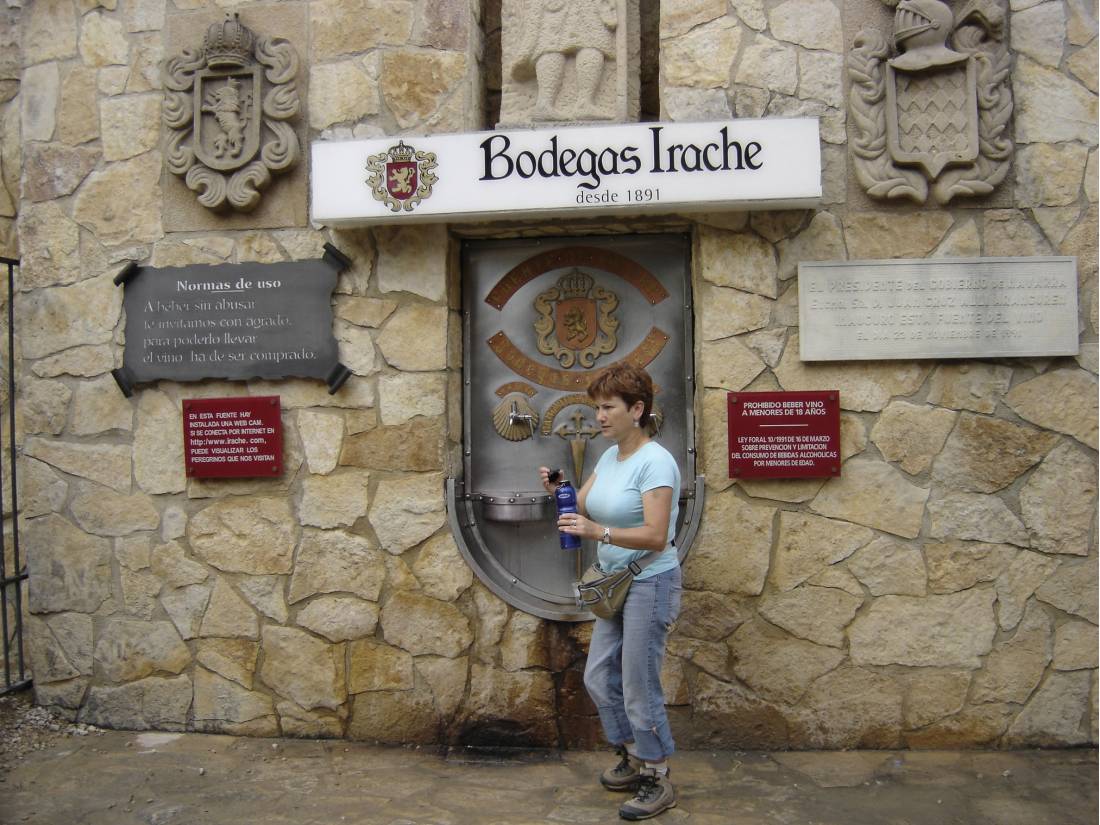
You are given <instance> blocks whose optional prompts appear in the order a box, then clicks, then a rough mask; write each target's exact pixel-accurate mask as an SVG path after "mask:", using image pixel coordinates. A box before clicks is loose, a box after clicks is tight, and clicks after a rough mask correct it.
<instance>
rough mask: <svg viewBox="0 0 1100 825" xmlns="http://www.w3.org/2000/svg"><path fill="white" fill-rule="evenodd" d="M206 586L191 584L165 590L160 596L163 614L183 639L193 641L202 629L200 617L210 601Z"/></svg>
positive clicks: (208, 590) (208, 589) (208, 588)
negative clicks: (165, 614) (166, 615)
mask: <svg viewBox="0 0 1100 825" xmlns="http://www.w3.org/2000/svg"><path fill="white" fill-rule="evenodd" d="M210 589H211V588H210V587H209V586H208V585H200V584H191V585H185V586H183V587H178V588H175V589H172V590H166V591H165V592H164V593H162V594H161V596H160V603H161V605H162V606H163V607H164V612H165V613H167V614H168V618H169V619H171V620H172V624H174V625H175V626H176V630H177V631H178V632H179V634H180V636H181V637H182V638H184V639H194V638H196V637H197V636H198V635H199V629H200V628H201V627H202V617H203V614H205V613H206V605H207V604H208V603H209V601H210Z"/></svg>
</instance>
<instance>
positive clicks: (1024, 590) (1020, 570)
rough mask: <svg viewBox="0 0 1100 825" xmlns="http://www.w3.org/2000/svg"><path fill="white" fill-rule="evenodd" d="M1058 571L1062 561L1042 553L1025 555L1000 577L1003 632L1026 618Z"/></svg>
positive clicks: (999, 608)
mask: <svg viewBox="0 0 1100 825" xmlns="http://www.w3.org/2000/svg"><path fill="white" fill-rule="evenodd" d="M1057 568H1058V561H1057V560H1056V559H1052V558H1050V557H1049V556H1044V555H1042V554H1041V553H1032V552H1030V551H1022V552H1020V553H1019V555H1017V556H1016V558H1015V559H1013V560H1012V562H1011V564H1009V565H1008V568H1007V569H1006V570H1005V571H1004V573H1002V574H1001V575H1000V576H998V577H997V584H996V590H997V602H998V616H997V620H998V623H999V624H1000V626H1001V628H1002V629H1004V630H1009V629H1011V628H1013V627H1015V626H1016V625H1017V624H1018V623H1019V621H1020V619H1021V618H1022V617H1023V615H1024V609H1025V607H1026V606H1027V603H1028V599H1030V598H1031V596H1032V594H1033V593H1034V592H1035V591H1036V589H1038V587H1039V586H1040V585H1041V584H1042V583H1043V582H1045V581H1046V580H1047V579H1048V578H1050V575H1051V573H1053V572H1054V571H1055V570H1056V569H1057Z"/></svg>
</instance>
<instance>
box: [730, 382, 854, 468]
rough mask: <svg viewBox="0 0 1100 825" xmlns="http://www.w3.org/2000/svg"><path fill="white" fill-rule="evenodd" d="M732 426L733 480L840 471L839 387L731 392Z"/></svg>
mask: <svg viewBox="0 0 1100 825" xmlns="http://www.w3.org/2000/svg"><path fill="white" fill-rule="evenodd" d="M726 428H727V435H728V441H727V443H726V448H727V456H728V459H729V477H730V478H761V479H780V478H833V477H836V476H839V475H840V468H841V464H842V463H843V459H842V457H841V451H840V392H839V390H806V391H795V392H785V391H779V392H730V393H727V394H726ZM772 430H775V432H772ZM792 430H796V431H797V432H791V431H792ZM780 431H786V432H780ZM822 446H824V449H822ZM746 453H748V454H747V455H746ZM820 453H826V454H831V455H825V456H822V455H819V454H820ZM791 462H798V463H791Z"/></svg>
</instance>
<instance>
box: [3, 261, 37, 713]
mask: <svg viewBox="0 0 1100 825" xmlns="http://www.w3.org/2000/svg"><path fill="white" fill-rule="evenodd" d="M0 264H2V265H4V266H6V267H7V270H8V296H7V297H8V301H7V304H8V306H7V309H8V340H7V344H8V351H7V354H6V358H5V359H4V368H5V369H6V370H7V379H8V388H7V389H8V403H7V409H6V410H4V412H5V413H6V414H7V417H8V450H7V453H6V455H0V463H2V462H5V461H6V462H7V463H8V466H7V468H6V469H7V470H8V472H7V473H0V510H2V511H3V525H2V529H0V623H2V625H3V628H2V629H3V633H4V684H3V685H0V694H3V693H8V692H9V691H13V690H19V689H21V688H25V687H29V686H30V683H31V678H30V673H29V671H28V668H27V663H26V658H25V656H24V650H23V588H24V587H25V586H26V585H25V584H24V582H25V581H26V580H27V566H26V564H25V563H24V562H23V559H22V558H21V557H20V553H19V505H18V495H17V493H16V490H17V487H18V483H17V479H16V474H15V473H16V470H15V307H14V304H15V270H16V268H17V267H18V266H19V261H16V260H13V259H11V258H4V257H0ZM0 440H2V439H0ZM2 452H3V451H0V453H2ZM5 475H6V476H7V486H8V490H4V481H5V478H4V476H5ZM5 493H9V496H8V498H9V499H10V501H11V508H10V509H8V508H7V507H4V506H3V503H4V498H5V495H4V494H5Z"/></svg>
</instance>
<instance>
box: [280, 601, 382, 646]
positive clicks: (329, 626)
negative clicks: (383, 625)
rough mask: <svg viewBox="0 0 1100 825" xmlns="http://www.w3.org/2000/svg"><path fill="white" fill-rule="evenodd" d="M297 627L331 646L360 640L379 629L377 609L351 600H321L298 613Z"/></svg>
mask: <svg viewBox="0 0 1100 825" xmlns="http://www.w3.org/2000/svg"><path fill="white" fill-rule="evenodd" d="M297 623H298V625H299V626H300V627H304V628H305V629H306V630H312V631H313V632H314V633H316V634H317V635H319V636H324V637H325V638H326V639H328V640H329V641H330V642H346V641H349V640H351V639H362V638H364V637H366V636H370V635H371V634H372V633H374V629H375V627H377V626H378V605H377V604H375V603H374V602H367V601H363V600H362V599H357V598H355V597H354V596H321V597H320V598H317V599H314V600H313V601H311V602H310V603H309V604H307V605H306V606H305V607H303V608H302V609H301V610H299V611H298V616H297Z"/></svg>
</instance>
